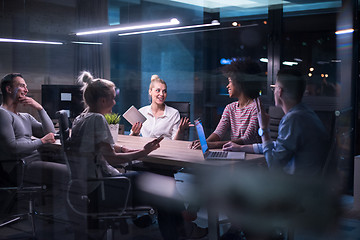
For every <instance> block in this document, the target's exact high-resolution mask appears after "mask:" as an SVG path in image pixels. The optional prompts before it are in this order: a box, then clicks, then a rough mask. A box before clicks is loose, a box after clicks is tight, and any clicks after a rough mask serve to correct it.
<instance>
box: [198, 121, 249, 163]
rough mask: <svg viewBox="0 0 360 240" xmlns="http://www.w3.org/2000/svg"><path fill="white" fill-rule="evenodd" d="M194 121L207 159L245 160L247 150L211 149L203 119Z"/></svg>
mask: <svg viewBox="0 0 360 240" xmlns="http://www.w3.org/2000/svg"><path fill="white" fill-rule="evenodd" d="M194 122H195V127H196V131H197V134H198V136H199V140H200V145H201V150H202V152H203V155H204V159H205V160H245V152H228V151H209V148H208V145H207V142H206V137H205V132H204V128H203V126H202V123H201V121H200V120H195V121H194Z"/></svg>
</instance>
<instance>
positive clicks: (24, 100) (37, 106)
mask: <svg viewBox="0 0 360 240" xmlns="http://www.w3.org/2000/svg"><path fill="white" fill-rule="evenodd" d="M19 102H20V103H21V104H24V106H26V105H28V106H30V107H33V108H35V109H36V110H41V109H43V107H42V106H41V105H40V103H38V102H37V101H35V100H34V99H33V98H31V97H27V96H21V97H20V98H19Z"/></svg>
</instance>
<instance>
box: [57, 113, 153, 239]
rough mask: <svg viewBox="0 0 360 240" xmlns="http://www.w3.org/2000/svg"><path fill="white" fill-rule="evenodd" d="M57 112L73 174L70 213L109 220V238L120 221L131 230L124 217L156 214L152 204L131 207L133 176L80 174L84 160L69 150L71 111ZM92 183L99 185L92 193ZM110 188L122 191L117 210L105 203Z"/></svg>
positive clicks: (64, 155) (70, 189)
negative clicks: (91, 176) (68, 113)
mask: <svg viewBox="0 0 360 240" xmlns="http://www.w3.org/2000/svg"><path fill="white" fill-rule="evenodd" d="M56 115H57V118H58V120H59V134H60V142H61V155H62V157H63V159H64V160H65V162H66V164H67V166H68V170H69V173H70V181H69V183H68V191H67V196H66V199H67V204H68V207H69V209H70V212H71V213H72V214H76V215H77V216H80V217H83V218H86V219H97V220H99V221H103V222H105V223H106V228H107V229H106V236H107V239H112V238H113V232H112V229H113V225H114V224H115V222H116V221H120V222H121V226H122V227H121V230H122V231H121V232H122V233H127V231H128V229H127V225H126V222H125V221H124V219H126V218H132V219H134V218H135V217H136V216H137V215H138V214H154V213H155V211H154V209H153V208H152V207H150V206H136V207H131V206H128V199H129V193H130V188H131V182H130V180H129V178H127V177H125V176H119V177H103V178H96V179H84V178H83V177H81V174H79V170H81V166H80V164H81V163H79V161H77V160H78V158H77V157H78V156H76V155H75V154H74V153H72V152H70V151H69V150H68V149H69V142H68V138H69V135H70V129H69V119H68V116H67V113H66V111H64V110H60V111H58V112H57V113H56ZM89 184H96V185H98V187H97V189H96V190H95V191H94V192H92V193H91V194H89V193H88V192H87V190H86V189H87V186H88V185H89ZM111 188H112V189H111ZM110 191H112V192H114V191H115V192H116V193H117V194H118V196H119V198H117V202H118V203H122V206H121V207H118V208H117V209H113V208H108V209H107V208H106V207H103V206H102V202H103V200H105V199H106V198H107V197H108V193H109V192H110ZM119 205H120V204H119ZM85 221H86V220H85ZM124 226H125V227H124Z"/></svg>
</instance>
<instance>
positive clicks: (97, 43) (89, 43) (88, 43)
mask: <svg viewBox="0 0 360 240" xmlns="http://www.w3.org/2000/svg"><path fill="white" fill-rule="evenodd" d="M71 43H75V44H85V45H102V43H101V42H75V41H73V42H71Z"/></svg>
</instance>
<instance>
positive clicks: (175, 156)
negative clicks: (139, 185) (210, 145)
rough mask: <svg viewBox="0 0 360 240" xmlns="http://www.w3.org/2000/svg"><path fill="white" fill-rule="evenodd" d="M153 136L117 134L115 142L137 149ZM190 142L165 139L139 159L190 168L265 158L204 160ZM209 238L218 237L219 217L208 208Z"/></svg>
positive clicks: (253, 156)
mask: <svg viewBox="0 0 360 240" xmlns="http://www.w3.org/2000/svg"><path fill="white" fill-rule="evenodd" d="M151 140H153V138H145V137H136V136H129V135H118V140H117V144H119V145H124V146H126V147H128V148H134V149H139V148H142V147H143V146H144V145H145V144H146V143H147V142H149V141H151ZM190 143H191V142H187V141H178V140H167V139H164V140H162V141H161V142H160V148H158V149H156V150H155V151H153V152H151V153H150V154H149V155H148V156H147V157H145V158H143V159H141V160H142V161H144V162H149V163H155V164H160V165H166V166H175V167H183V168H191V169H201V168H209V167H210V168H212V167H215V168H219V167H231V168H232V167H241V166H244V164H245V165H247V164H264V163H265V158H264V155H262V154H246V159H245V161H236V160H233V161H224V160H219V161H217V160H211V161H209V160H208V161H206V160H204V157H203V154H202V152H201V151H200V150H194V149H189V144H190ZM208 228H209V235H208V239H209V240H215V239H219V217H218V212H217V211H216V210H214V209H211V208H208Z"/></svg>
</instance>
